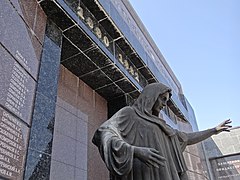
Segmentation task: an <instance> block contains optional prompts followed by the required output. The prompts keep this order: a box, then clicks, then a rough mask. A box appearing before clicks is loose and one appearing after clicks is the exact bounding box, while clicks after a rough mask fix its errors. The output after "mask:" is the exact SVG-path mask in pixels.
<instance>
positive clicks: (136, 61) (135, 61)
mask: <svg viewBox="0 0 240 180" xmlns="http://www.w3.org/2000/svg"><path fill="white" fill-rule="evenodd" d="M128 58H129V59H130V60H131V62H132V63H133V64H134V65H135V67H136V68H140V67H143V66H144V64H143V62H142V61H141V59H140V58H139V57H138V55H137V54H135V53H133V54H131V55H129V56H128Z"/></svg>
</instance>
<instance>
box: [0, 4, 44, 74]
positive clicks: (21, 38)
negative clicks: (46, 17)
mask: <svg viewBox="0 0 240 180" xmlns="http://www.w3.org/2000/svg"><path fill="white" fill-rule="evenodd" d="M0 17H1V18H0V24H1V32H0V42H1V43H2V44H3V46H5V47H6V48H7V49H8V51H9V52H10V53H11V54H12V56H14V57H15V58H16V60H17V61H18V62H19V63H20V64H21V65H22V66H23V67H24V68H25V69H26V70H27V71H28V72H29V73H30V74H31V75H32V76H33V77H34V78H35V79H36V78H37V75H38V68H39V61H38V59H37V56H36V54H35V51H34V48H33V46H32V41H31V37H30V34H29V32H30V31H29V30H28V29H27V27H26V25H25V23H24V22H23V20H22V19H21V18H20V16H19V15H18V13H17V12H16V10H15V9H14V7H13V6H12V5H11V4H10V3H9V1H6V0H5V1H0Z"/></svg>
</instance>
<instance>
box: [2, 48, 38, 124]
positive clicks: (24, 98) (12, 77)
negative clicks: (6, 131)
mask: <svg viewBox="0 0 240 180" xmlns="http://www.w3.org/2000/svg"><path fill="white" fill-rule="evenodd" d="M0 54H1V56H0V64H1V66H0V74H1V76H0V89H1V90H0V104H1V105H2V106H4V107H6V108H7V109H8V110H9V111H11V112H12V113H14V114H15V115H16V116H18V117H19V118H21V119H22V120H24V121H25V122H26V123H27V124H30V121H31V117H32V107H33V101H34V95H35V89H36V82H35V81H34V80H33V78H32V77H31V76H30V75H29V74H28V73H27V72H26V71H25V70H24V69H23V68H22V67H21V66H20V65H19V64H18V62H17V61H15V60H14V59H13V58H12V56H10V54H9V53H8V52H7V51H6V50H5V49H4V48H3V47H2V46H0Z"/></svg>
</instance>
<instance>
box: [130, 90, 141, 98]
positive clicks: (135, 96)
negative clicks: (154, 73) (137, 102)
mask: <svg viewBox="0 0 240 180" xmlns="http://www.w3.org/2000/svg"><path fill="white" fill-rule="evenodd" d="M139 94H140V92H139V91H133V92H130V93H129V95H130V96H131V97H132V98H133V99H137V98H138V96H139Z"/></svg>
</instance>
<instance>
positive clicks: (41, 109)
mask: <svg viewBox="0 0 240 180" xmlns="http://www.w3.org/2000/svg"><path fill="white" fill-rule="evenodd" d="M36 102H37V103H36V107H35V111H34V114H33V122H32V128H31V136H30V142H29V148H31V149H35V150H37V151H40V152H44V153H47V154H51V153H52V149H51V148H49V144H51V141H52V138H53V128H54V118H55V117H54V115H55V102H54V101H52V100H51V99H49V98H46V97H45V96H44V95H41V94H40V93H37V95H36ZM40 132H41V133H40Z"/></svg>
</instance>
